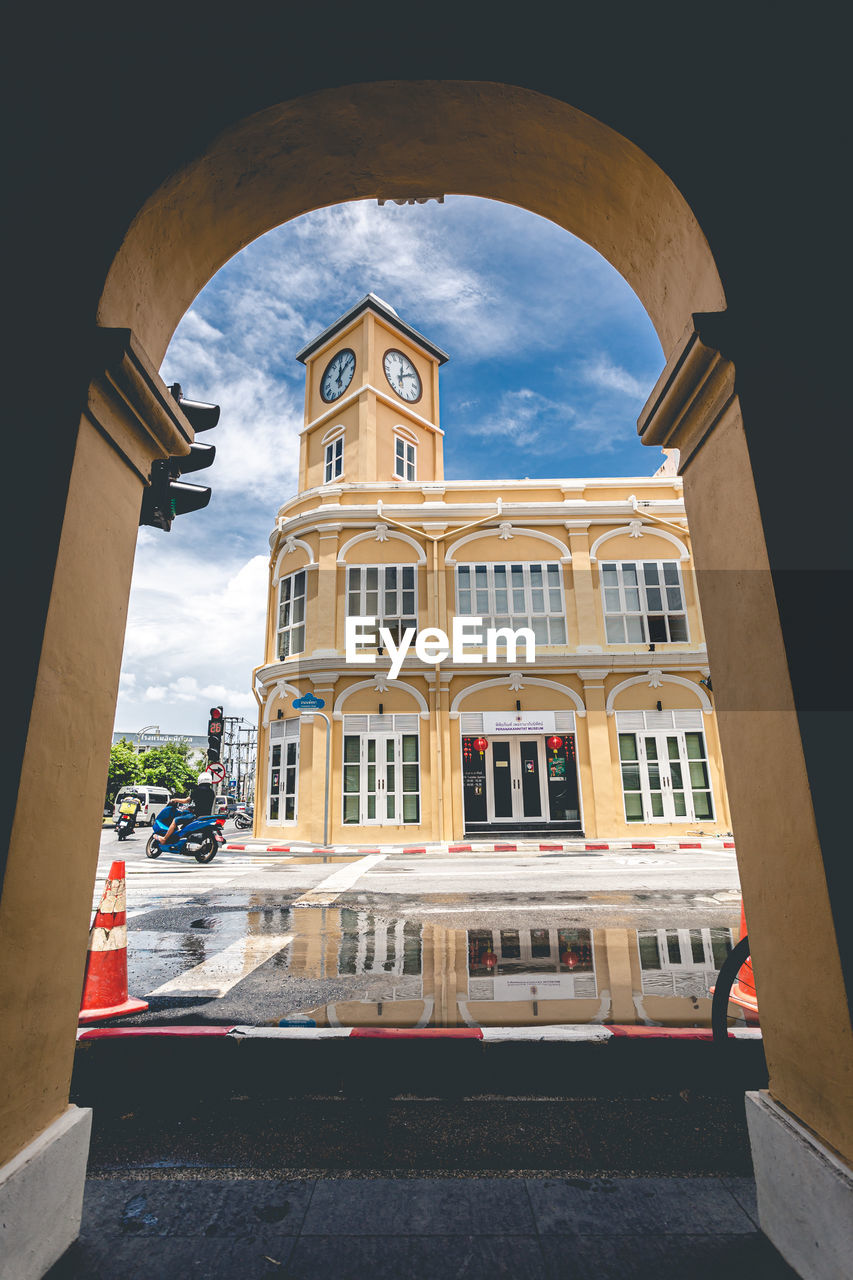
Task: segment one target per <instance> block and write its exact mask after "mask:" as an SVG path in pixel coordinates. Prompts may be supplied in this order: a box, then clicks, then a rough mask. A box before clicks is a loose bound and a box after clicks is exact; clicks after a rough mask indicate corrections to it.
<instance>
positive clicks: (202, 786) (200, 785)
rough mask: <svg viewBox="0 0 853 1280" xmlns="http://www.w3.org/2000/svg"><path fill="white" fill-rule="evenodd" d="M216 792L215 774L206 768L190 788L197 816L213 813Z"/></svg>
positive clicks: (191, 800)
mask: <svg viewBox="0 0 853 1280" xmlns="http://www.w3.org/2000/svg"><path fill="white" fill-rule="evenodd" d="M215 799H216V792H215V791H214V789H213V776H212V774H210V773H208V771H207V770H206V769H205V771H204V773H200V774H199V775H198V782H196V783H195V785H194V786H192V787H191V788H190V803H191V805H192V807H193V809H195V813H196V817H197V818H209V817H210V815H211V814H212V813H213V802H214V800H215Z"/></svg>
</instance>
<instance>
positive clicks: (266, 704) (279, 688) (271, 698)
mask: <svg viewBox="0 0 853 1280" xmlns="http://www.w3.org/2000/svg"><path fill="white" fill-rule="evenodd" d="M280 693H286V694H290V693H293V694H295V695H296V697H297V698H299V697H301V694H300V692H299V690H298V689H297V688H296V687H295V686H294V685H292V684H288V682H287V681H286V680H276V682H275V684H274V685H273V686H272V688H271V689H270V690H269V692H268V693H267V695H266V697H265V698H264V700H263V713H264V720H263V726H264V728H265V729H268V728H269V726H270V720H271V718H270V714H269V713H270V710H271V708H272V704H273V703H274V702H275V700H276V698H277V697H278V696H279V694H280Z"/></svg>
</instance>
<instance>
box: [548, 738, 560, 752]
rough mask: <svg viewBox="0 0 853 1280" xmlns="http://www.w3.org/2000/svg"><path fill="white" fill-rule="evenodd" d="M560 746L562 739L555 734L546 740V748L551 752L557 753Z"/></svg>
mask: <svg viewBox="0 0 853 1280" xmlns="http://www.w3.org/2000/svg"><path fill="white" fill-rule="evenodd" d="M562 745H563V739H562V738H560V737H558V736H557V734H554V736H553V738H549V739H548V746H549V747H550V748H551V750H552V751H559V750H560V747H561V746H562Z"/></svg>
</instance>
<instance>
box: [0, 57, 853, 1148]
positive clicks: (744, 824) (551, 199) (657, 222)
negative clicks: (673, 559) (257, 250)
mask: <svg viewBox="0 0 853 1280" xmlns="http://www.w3.org/2000/svg"><path fill="white" fill-rule="evenodd" d="M424 121H429V126H428V129H425V127H424ZM445 192H457V193H463V194H470V195H477V196H483V197H488V198H492V199H498V200H503V201H507V202H509V203H514V204H518V205H520V206H523V207H525V208H528V209H530V210H531V211H533V212H535V213H538V214H540V215H542V216H544V217H547V218H550V219H551V220H552V221H554V222H556V223H558V224H559V225H561V226H563V227H565V228H566V229H567V230H569V231H571V232H572V233H573V234H575V235H578V236H580V237H581V238H582V239H584V240H585V241H587V242H588V243H589V244H591V245H593V246H594V247H595V248H596V249H597V250H598V251H599V252H600V253H601V254H602V255H603V256H604V257H606V258H607V259H608V261H610V263H611V264H612V265H613V266H614V267H615V268H616V269H617V270H618V271H620V273H621V274H622V275H623V276H624V277H625V279H626V280H627V281H628V282H629V283H630V284H631V286H632V287H633V288H634V290H635V292H636V293H637V295H638V296H639V298H640V299H641V301H642V302H643V304H644V306H645V307H646V310H647V312H648V314H649V316H650V318H651V319H652V322H653V324H654V326H655V328H656V330H657V333H658V336H659V338H660V341H661V344H662V346H663V349H664V352H665V354H666V356H667V359H668V364H667V369H666V370H665V372H664V374H663V375H662V378H661V380H660V381H659V383H658V386H657V387H656V388H655V392H654V393H653V395H652V397H651V398H650V401H649V404H648V406H647V410H646V411H645V412H644V415H643V417H642V419H641V429H642V433H643V436H644V439H646V440H647V441H650V442H654V443H662V444H664V443H665V444H666V445H667V446H671V447H678V448H680V449H681V453H682V469H683V473H684V478H685V500H686V502H687V506H688V510H689V514H690V520H691V531H692V536H693V545H694V549H695V553H696V561H697V564H698V566H699V569H700V573H701V572H702V571H703V570H709V569H710V570H721V571H723V572H721V573H717V574H716V575H715V576H712V577H711V578H710V579H709V582H708V586H707V587H703V588H702V603H703V608H704V613H705V619H706V628H707V633H708V643H709V649H710V652H711V655H712V662H713V664H714V680H715V687H717V688H719V689H720V690H722V691H724V694H725V701H726V706H725V707H723V706H720V708H719V714H720V729H721V737H722V740H723V748H724V755H725V760H726V766H727V775H728V777H729V779H730V793H731V801H732V809H733V811H734V814H735V821H736V823H737V829H738V844H739V853H740V855H741V871H742V878H743V883H744V890H745V896H746V898H747V900H748V902H749V904H750V907H749V909H750V922H751V924H750V927H751V929H752V930H753V931H754V941H753V954H754V957H755V971H756V975H757V978H758V982H759V987H760V991H761V1002H762V1015H763V1021H764V1025H765V1040H766V1046H767V1055H768V1061H769V1064H770V1069H771V1088H772V1090H773V1094H774V1097H775V1098H777V1099H778V1100H779V1101H780V1102H782V1103H783V1104H784V1105H785V1106H786V1107H787V1108H788V1110H789V1111H791V1112H793V1113H794V1114H795V1115H797V1116H800V1117H801V1118H802V1119H803V1120H804V1121H805V1122H806V1124H807V1125H808V1126H809V1127H810V1128H811V1129H812V1130H814V1131H815V1132H817V1133H818V1134H819V1135H822V1136H823V1137H824V1138H826V1140H827V1141H828V1142H830V1143H831V1144H832V1145H834V1146H835V1147H837V1148H838V1149H840V1150H842V1151H847V1152H849V1151H850V1150H851V1149H853V1135H851V1133H850V1112H849V1110H848V1104H847V1097H848V1096H849V1087H850V1070H849V1067H844V1066H840V1067H839V1068H838V1069H837V1070H836V1071H835V1073H834V1077H833V1082H832V1087H831V1088H829V1089H824V1088H822V1085H821V1076H820V1067H819V1066H818V1065H816V1064H821V1063H822V1062H824V1061H827V1060H829V1059H830V1058H832V1059H834V1060H836V1061H838V1060H840V1061H841V1062H842V1063H843V1062H844V1061H845V1055H846V1061H847V1062H848V1063H849V1062H850V1061H851V1060H853V1054H851V1046H853V1037H851V1032H850V1024H849V1019H848V1020H847V1021H846V1022H845V1021H844V1019H843V1018H841V1019H839V1011H840V1010H841V1009H843V1008H844V1007H845V1004H846V1000H845V989H844V984H843V980H842V976H841V968H840V962H839V947H838V942H837V937H836V932H835V928H834V925H833V917H832V910H831V906H830V898H829V892H828V890H827V883H826V868H825V865H824V861H823V859H822V856H821V849H820V843H819V841H818V838H817V831H816V825H815V818H814V812H813V808H812V803H811V796H810V790H809V782H808V777H807V774H806V769H805V763H804V758H803V752H802V749H801V744H800V736H799V728H798V723H797V717H796V712H795V710H794V704H793V698H792V695H791V688H790V679H789V675H788V665H787V660H786V648H785V641H784V637H783V635H782V630H781V627H780V623H779V618H778V613H777V609H776V602H775V596H774V592H773V586H772V582H771V581H770V577H769V573H768V557H767V553H766V548H765V542H764V536H763V529H762V519H761V512H760V510H759V506H758V502H757V498H756V493H755V487H754V484H753V478H752V471H751V467H750V457H749V450H748V448H747V444H746V438H745V436H744V432H743V426H742V422H741V416H740V406H739V402H738V398H737V395H736V394H735V388H734V369H733V366H732V365H731V363H730V361H729V360H727V359H726V358H724V357H723V356H722V355H721V354H720V352H719V350H718V345H719V343H718V342H717V341H716V340H714V339H712V338H711V337H710V336H708V335H709V334H710V333H713V332H716V331H717V330H718V329H719V327H720V326H719V319H720V313H722V312H723V309H724V307H725V295H724V289H723V282H722V281H721V278H720V273H719V272H718V270H717V267H716V265H715V262H714V259H713V256H712V254H711V252H710V249H709V247H708V244H707V241H706V238H705V236H704V234H703V232H702V229H701V228H700V226H699V225H698V223H697V221H696V218H695V217H694V216H693V214H692V212H691V210H690V208H689V207H688V204H687V203H686V201H685V200H684V198H683V197H682V195H681V194H680V193H679V191H678V190H677V188H676V187H675V185H674V184H673V183H672V182H671V181H670V180H669V179H668V178H667V176H666V175H665V174H664V173H663V172H662V170H661V169H660V168H659V167H658V166H657V165H656V164H655V163H654V162H653V161H652V160H651V159H650V158H649V157H648V156H647V155H646V154H644V153H643V152H642V151H641V150H640V149H639V148H638V147H637V146H635V145H634V144H633V143H632V142H631V141H629V140H628V139H627V138H625V137H623V136H621V135H620V134H618V133H617V132H615V131H614V130H613V129H611V128H609V127H608V126H606V125H604V124H602V123H600V122H599V121H597V120H595V119H593V118H592V117H590V116H589V115H586V114H584V113H583V112H581V111H579V110H576V109H575V108H573V107H571V106H569V105H567V104H566V103H564V102H562V101H557V100H556V99H553V98H549V97H546V96H544V95H543V94H540V93H536V92H534V91H532V90H529V89H520V88H516V87H511V86H507V85H503V84H494V83H482V82H477V83H472V82H461V81H460V82H457V81H420V82H409V83H405V84H404V83H402V82H382V83H375V84H364V85H355V86H350V87H347V88H336V89H327V90H324V91H322V92H320V93H316V94H313V95H311V96H308V97H303V98H300V99H296V100H294V101H291V102H288V103H285V104H282V105H279V106H276V107H273V108H270V109H268V110H265V111H263V112H260V113H258V114H256V115H253V116H250V117H247V118H245V119H243V120H240V121H237V122H235V123H233V124H232V125H231V126H230V127H229V128H227V129H226V130H225V131H223V132H221V133H219V134H218V136H216V137H215V138H214V139H213V141H212V142H211V143H210V144H209V145H208V146H207V147H206V148H205V149H204V151H203V153H202V154H200V155H198V156H196V157H195V158H192V159H189V160H188V161H187V163H186V164H185V165H184V166H183V167H181V169H180V170H179V171H177V172H176V173H174V174H173V176H172V177H171V178H170V179H169V180H168V181H166V182H165V183H164V184H163V185H162V186H161V187H160V188H159V189H158V190H157V191H156V192H153V193H152V194H150V196H149V197H148V199H147V200H146V202H145V203H144V205H143V206H142V207H141V208H139V210H138V212H137V213H136V216H135V217H134V219H133V221H132V222H131V223H130V225H129V226H128V227H127V228H126V230H125V233H124V237H123V240H122V242H121V244H120V246H119V248H118V250H117V252H116V253H115V256H114V257H113V259H112V262H111V265H110V267H109V270H108V272H107V274H106V279H105V283H104V287H103V290H102V293H101V296H100V303H99V307H98V323H99V326H100V328H101V330H102V333H101V334H100V335H99V337H100V338H102V339H103V345H102V346H101V347H100V348H99V349H98V354H97V359H98V361H99V363H98V369H97V373H96V375H95V376H94V378H93V381H92V386H91V388H90V394H89V403H88V407H87V409H86V412H85V414H84V416H83V418H82V420H81V423H80V427H79V431H78V434H77V440H76V451H75V457H74V462H73V466H72V468H71V471H70V477H69V482H68V492H67V499H66V505H65V511H64V523H63V529H62V536H61V540H60V544H59V553H58V557H57V560H56V565H55V572H54V576H53V587H52V593H51V597H50V606H49V609H48V614H47V623H46V627H45V632H44V640H43V645H42V649H41V662H40V666H39V673H38V678H37V683H36V696H35V700H34V703H33V710H32V715H31V719H30V725H29V734H28V738H27V744H26V750H25V754H24V763H23V768H22V774H21V788H20V791H19V798H18V804H17V809H16V814H15V822H14V827H13V837H12V844H11V850H10V858H9V867H8V873H7V879H6V884H5V887H4V893H3V900H2V908H3V915H4V924H6V925H8V933H7V937H8V939H9V942H8V943H7V945H9V946H11V947H12V948H15V949H16V951H17V952H18V953H19V956H20V958H21V959H22V961H23V963H24V965H25V967H26V971H27V974H28V978H27V983H26V985H25V987H24V988H23V989H22V990H21V989H18V988H17V987H15V986H13V987H12V988H11V989H10V991H9V992H8V993H5V992H4V993H3V994H4V995H6V994H8V999H7V1003H8V1007H9V1008H10V1009H11V1010H12V1018H13V1019H14V1020H16V1021H17V1022H18V1023H19V1025H20V1027H21V1036H20V1043H19V1044H17V1045H15V1046H14V1047H13V1049H12V1051H11V1053H10V1055H9V1066H8V1069H7V1071H6V1073H5V1074H6V1079H7V1082H8V1085H9V1088H10V1091H12V1092H13V1093H14V1094H15V1096H16V1097H17V1103H16V1106H15V1108H14V1109H13V1112H12V1113H11V1114H10V1119H9V1122H8V1125H7V1127H6V1129H5V1130H4V1132H3V1135H2V1137H3V1145H2V1148H0V1160H4V1159H11V1157H12V1156H14V1155H15V1154H16V1153H18V1152H20V1151H22V1150H23V1149H25V1148H26V1147H27V1144H28V1143H31V1142H32V1141H33V1140H34V1139H35V1137H36V1136H37V1135H40V1134H44V1133H45V1132H46V1131H48V1130H49V1129H50V1128H51V1126H52V1125H54V1124H56V1123H58V1122H59V1120H60V1119H61V1117H62V1116H63V1115H66V1114H67V1113H66V1111H65V1106H66V1102H67V1097H68V1083H69V1077H70V1067H71V1059H72V1053H73V1042H74V1029H75V1026H76V1015H77V1001H78V998H79V986H80V983H79V977H80V973H81V970H82V963H83V957H84V951H85V934H86V928H87V923H88V913H89V895H90V890H91V883H92V875H93V870H94V864H95V857H94V856H93V852H92V850H93V847H94V845H95V843H96V842H95V841H93V835H94V833H95V831H96V822H95V818H96V816H97V815H98V814H99V812H100V806H101V801H102V798H103V797H102V787H101V776H100V773H99V765H98V761H99V759H100V758H101V757H100V756H99V752H100V753H101V756H104V755H105V753H106V750H107V748H108V743H109V735H110V730H111V725H112V712H113V708H114V703H115V690H116V684H117V677H118V669H119V664H120V660H121V650H122V640H123V628H124V610H125V607H126V599H127V592H128V590H129V584H130V574H131V569H132V561H133V549H134V545H135V538H136V519H137V513H138V506H139V498H140V490H141V486H142V483H143V477H144V476H145V475H146V474H147V470H148V465H149V464H150V461H151V459H152V458H153V457H156V456H161V455H162V454H163V453H164V452H165V453H173V452H182V451H184V450H185V448H186V443H185V442H184V443H182V441H181V436H180V425H181V424H180V422H176V421H175V418H174V414H173V413H171V412H170V409H169V406H168V404H167V403H165V402H164V399H163V396H162V394H161V390H160V388H161V385H162V384H160V383H159V379H158V377H157V374H156V368H157V366H158V365H159V363H160V361H161V359H162V356H163V354H164V352H165V349H166V347H167V345H168V342H169V339H170V337H171V335H172V333H173V331H174V329H175V327H176V325H177V323H178V321H179V320H180V318H181V316H182V315H183V313H184V312H185V310H186V309H187V307H188V306H189V305H190V303H191V302H192V300H193V298H194V297H195V296H196V294H197V293H198V292H199V290H200V289H201V288H202V287H203V286H204V285H205V284H206V283H207V281H208V280H209V279H210V278H211V276H212V275H213V274H214V273H215V272H216V270H218V268H219V267H220V266H221V265H222V264H223V263H224V262H225V261H226V260H227V259H228V258H229V257H231V256H232V255H233V254H235V253H236V252H238V251H239V250H240V249H241V248H242V247H244V246H245V245H246V244H247V243H249V242H250V241H251V240H252V239H254V238H255V237H257V236H258V235H261V234H263V232H265V231H267V230H269V229H270V228H271V227H273V226H276V225H279V224H280V223H282V222H284V221H287V220H288V219H290V218H292V217H295V216H297V215H299V214H302V213H305V212H308V211H309V210H311V209H315V208H318V207H321V206H323V205H326V204H331V203H338V202H341V201H345V200H352V199H362V198H374V197H384V198H394V197H401V196H405V197H419V196H420V197H427V196H432V195H438V194H443V193H445ZM696 317H699V319H698V320H696V319H695V318H696ZM93 490H94V491H95V492H97V493H100V494H102V495H103V502H102V505H101V508H100V509H99V511H98V512H97V513H96V516H95V518H94V520H93V517H92V511H91V494H92V492H93ZM711 494H713V500H712V499H711V498H710V497H709V495H711ZM731 570H736V571H737V572H738V573H740V574H741V575H746V577H747V578H748V579H749V582H750V584H751V585H750V588H749V595H748V601H747V604H748V609H749V617H750V625H749V629H748V633H747V634H745V635H744V634H743V633H742V630H741V628H740V627H739V625H738V618H742V617H743V614H744V609H745V595H744V588H743V584H742V583H741V584H740V585H737V584H735V583H734V581H733V578H732V576H731V573H730V572H729V571H731ZM750 575H751V577H750ZM116 602H118V604H117V603H116ZM93 670H94V671H95V672H97V678H98V681H99V683H98V686H97V690H96V691H95V693H94V694H93V695H92V696H91V699H90V702H89V704H87V707H86V711H85V714H83V715H81V714H80V713H79V706H80V705H81V703H82V695H83V694H84V693H88V692H89V691H90V690H91V684H92V681H91V673H92V671H93ZM75 708H77V709H78V714H77V715H76V716H75V715H74V714H73V713H74V711H75ZM739 708H741V709H747V708H748V709H749V714H748V715H745V714H744V710H741V709H739ZM81 739H82V742H83V744H84V746H85V747H86V748H91V750H89V751H84V752H82V753H81V752H80V750H79V747H80V741H81ZM57 757H59V758H60V759H62V760H63V761H68V762H70V763H69V764H68V765H67V766H66V768H65V774H64V776H63V777H62V779H61V785H62V787H63V790H64V791H67V792H68V795H69V797H70V799H69V803H68V804H65V803H64V804H63V805H62V806H61V813H58V814H57V815H56V816H55V818H52V817H51V815H45V814H44V813H43V786H44V778H45V776H46V774H47V773H48V771H49V769H50V766H51V761H52V760H54V759H56V758H57ZM72 762H73V763H72ZM72 793H73V794H72ZM776 795H782V796H784V797H785V803H784V805H782V806H779V805H776V804H775V803H774V797H775V796H776ZM57 808H60V807H59V806H58V807H57ZM52 823H53V825H51V824H52ZM69 833H70V834H69ZM52 839H53V840H56V841H57V843H59V842H60V841H61V843H62V847H63V852H64V855H65V863H64V867H63V872H64V876H63V878H62V881H61V883H59V884H50V883H48V884H46V883H45V879H44V877H41V876H40V875H39V874H37V871H38V869H39V868H40V867H42V868H43V867H44V865H45V857H46V855H45V852H44V847H45V846H48V847H49V845H50V841H51V840H52ZM768 843H769V844H770V845H772V847H773V864H772V878H770V877H769V872H770V870H771V868H770V865H769V862H768V856H767V847H768ZM33 868H35V869H36V873H35V874H34V872H33ZM791 900H796V901H798V902H799V903H801V905H802V908H803V910H804V911H806V912H807V916H808V919H809V921H810V923H811V937H810V939H809V948H808V952H807V953H806V952H805V951H803V952H802V954H801V955H800V954H799V953H798V950H797V948H798V947H799V946H800V945H801V944H800V942H799V940H798V939H795V938H791V937H790V936H786V934H785V922H786V920H787V911H788V906H787V904H788V903H789V901H791ZM38 910H41V911H45V910H47V911H49V912H50V913H51V915H52V916H53V917H54V918H55V921H56V927H55V929H54V930H53V932H52V934H51V936H50V938H49V939H47V940H46V941H45V942H44V945H42V941H43V940H39V941H38V943H37V942H36V940H35V939H34V937H33V934H32V931H31V930H30V929H29V922H30V921H31V920H32V919H33V918H34V916H35V915H36V914H37V911H38ZM798 956H799V958H798ZM814 971H819V972H820V973H821V975H822V982H821V986H820V988H819V989H818V990H815V988H814V984H813V983H812V982H811V981H810V979H809V974H810V973H811V972H814ZM33 992H37V993H38V995H37V999H33V998H31V997H32V993H33ZM34 1061H37V1062H38V1063H39V1069H38V1070H33V1067H32V1063H33V1062H34Z"/></svg>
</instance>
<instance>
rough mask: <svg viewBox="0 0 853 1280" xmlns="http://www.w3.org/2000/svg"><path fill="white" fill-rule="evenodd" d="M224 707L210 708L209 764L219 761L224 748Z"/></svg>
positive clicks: (208, 723) (208, 730)
mask: <svg viewBox="0 0 853 1280" xmlns="http://www.w3.org/2000/svg"><path fill="white" fill-rule="evenodd" d="M222 726H223V717H222V707H211V708H210V719H209V720H208V722H207V759H208V763H209V764H213V763H214V762H215V761H218V760H219V754H220V750H221V747H222Z"/></svg>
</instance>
